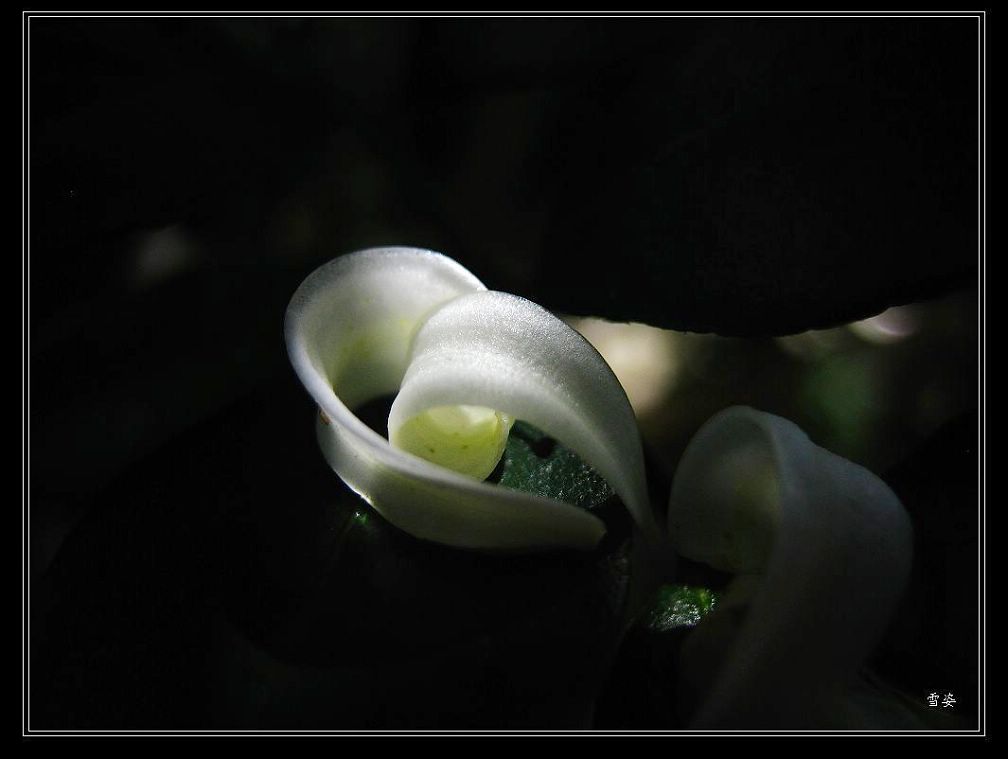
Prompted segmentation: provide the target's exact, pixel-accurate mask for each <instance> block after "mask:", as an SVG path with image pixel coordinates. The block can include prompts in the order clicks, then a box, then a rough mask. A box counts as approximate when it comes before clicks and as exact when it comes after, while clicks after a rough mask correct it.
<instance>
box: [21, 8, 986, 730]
mask: <svg viewBox="0 0 1008 759" xmlns="http://www.w3.org/2000/svg"><path fill="white" fill-rule="evenodd" d="M22 16H23V21H24V26H23V32H22V50H23V55H24V59H23V61H22V77H23V79H22V87H21V103H22V111H23V119H22V141H23V144H24V150H23V152H22V158H21V174H22V184H23V187H24V190H25V192H24V196H23V198H22V222H21V240H22V249H23V250H24V258H23V261H22V272H23V278H24V287H23V294H24V310H23V312H22V317H21V328H22V362H23V365H24V372H23V379H22V382H23V383H24V384H23V388H22V390H23V396H24V403H23V405H22V413H21V426H22V437H23V439H24V441H25V447H24V450H23V451H22V475H21V492H22V502H23V503H24V504H25V508H24V509H23V510H22V514H21V525H22V533H23V534H24V536H25V538H24V541H23V550H24V552H25V555H26V561H24V562H22V568H21V577H22V589H23V591H24V596H23V598H22V615H23V618H24V622H25V625H24V628H23V630H22V643H23V648H24V650H25V655H24V659H23V661H22V667H21V673H22V674H21V680H22V694H23V698H24V703H23V704H22V720H23V723H22V727H23V733H22V735H23V736H24V737H27V736H43V735H44V736H53V737H65V736H69V735H89V736H117V735H160V736H172V737H185V736H190V735H205V736H230V735H257V736H264V737H265V736H281V735H283V736H288V735H388V734H392V735H404V736H410V735H424V736H426V735H495V736H514V737H518V736H524V735H598V736H606V735H621V736H624V735H642V736H650V735H678V734H685V735H732V736H734V735H759V736H762V735H806V734H813V735H840V736H848V735H849V736H852V737H853V736H862V735H882V736H889V735H916V734H923V735H930V736H935V737H941V736H961V735H980V736H985V735H986V733H985V732H984V731H985V727H986V723H985V716H986V713H985V709H984V707H985V706H986V695H987V680H986V677H985V671H984V668H983V666H982V665H983V663H985V662H986V658H987V649H986V643H987V641H986V635H985V632H986V623H987V608H986V604H985V600H986V584H985V578H984V577H983V565H984V559H985V558H986V551H985V544H984V537H985V536H986V534H987V509H986V503H987V488H986V452H987V424H986V418H985V413H984V412H985V411H986V406H987V396H986V384H985V382H984V379H985V377H986V373H987V359H986V350H985V348H986V329H985V324H984V318H983V317H984V315H985V308H986V287H987V261H986V255H985V254H986V243H987V241H986V230H985V227H984V222H985V220H986V215H987V214H986V212H987V192H986V190H987V176H986V170H985V160H986V155H987V135H986V130H985V128H984V127H985V124H986V117H987V103H986V93H987V81H986V77H985V63H986V53H987V47H986V41H987V29H986V24H985V23H984V22H985V20H986V10H981V11H975V12H958V11H931V12H928V13H913V12H907V13H901V12H888V11H879V12H872V11H864V12H856V13H842V12H827V11H824V12H805V13H795V14H785V13H781V14H774V13H767V14H759V13H752V14H732V13H731V12H726V13H707V14H704V13H690V12H674V13H633V12H630V13H623V14H617V13H594V14H584V15H573V14H566V15H564V14H554V13H553V12H544V13H528V14H519V15H515V14H499V12H488V13H483V14H396V13H394V12H393V13H386V14H377V15H374V14H364V13H360V14H356V13H354V12H350V13H338V12H334V13H298V12H291V13H279V12H278V13H258V14H256V13H253V14H242V13H220V12H207V13H172V12H163V11H156V12H155V11H152V12H150V13H136V14H115V13H93V14H89V13H81V14H72V13H68V14H65V13H60V12H56V13H49V12H45V11H22ZM33 18H37V19H43V18H44V19H116V18H121V19H141V20H147V19H188V18H191V19H211V20H212V19H230V18H250V19H274V18H309V19H311V18H367V19H392V18H407V19H408V18H421V19H422V18H463V19H469V18H474V19H494V18H505V19H514V18H519V19H521V18H528V19H585V18H587V19H594V18H715V19H736V18H743V19H750V18H752V19H764V18H773V19H780V18H795V19H819V18H839V19H915V18H941V19H957V18H963V19H966V18H976V19H977V22H978V25H977V26H978V30H977V41H978V48H979V49H978V54H977V67H978V74H979V76H978V84H977V96H978V125H977V132H978V134H977V137H978V146H979V148H980V151H979V155H978V164H979V181H978V187H977V193H978V204H977V205H978V214H977V226H978V232H979V235H978V237H979V245H978V256H979V259H980V271H981V283H980V285H981V286H980V288H979V290H980V299H979V303H978V314H977V316H978V323H979V329H980V340H979V341H978V352H979V359H980V368H981V371H980V373H979V377H978V395H979V399H980V411H981V413H980V418H979V427H980V429H979V431H978V444H979V450H978V457H977V458H978V476H979V484H980V499H979V501H980V502H979V504H978V506H979V508H980V510H981V519H980V520H979V525H978V535H977V538H978V540H977V545H978V549H979V550H978V552H977V568H978V574H979V579H980V582H979V583H978V589H977V602H978V605H979V608H980V614H981V620H980V621H981V625H980V630H979V631H978V637H979V640H978V643H979V646H978V653H980V652H982V654H983V656H982V661H980V662H978V664H980V665H981V666H980V677H979V684H978V694H977V695H978V702H977V718H978V726H977V729H975V730H949V731H944V730H943V731H929V730H910V731H845V732H842V733H829V732H826V731H735V730H724V731H715V732H710V731H695V730H676V731H668V730H664V731H663V730H656V731H632V730H631V731H597V730H584V731H506V732H500V731H436V730H431V731H399V730H373V731H372V730H363V731H360V730H317V731H315V730H304V731H300V730H293V731H284V730H280V731H268V730H267V731H262V730H195V731H187V730H176V731H169V732H166V731H158V730H104V731H103V730H83V731H73V730H35V731H33V730H31V727H30V721H31V699H30V693H29V686H30V679H31V592H30V586H31V583H30V562H31V520H30V518H28V514H29V508H30V504H29V499H30V494H29V492H28V477H27V474H28V467H29V466H30V453H29V449H30V439H31V430H30V425H29V424H28V412H27V410H28V408H29V406H30V394H31V390H30V380H31V367H30V362H29V355H30V342H31V338H30V334H29V331H28V320H29V312H30V300H31V296H30V283H31V255H30V253H31V251H30V239H29V234H28V230H29V229H30V218H31V201H30V194H31V177H30V172H29V166H30V163H29V161H28V160H27V157H28V156H29V155H30V152H31V135H30V128H29V124H30V111H31V87H30V81H31V34H30V25H31V20H32V19H33Z"/></svg>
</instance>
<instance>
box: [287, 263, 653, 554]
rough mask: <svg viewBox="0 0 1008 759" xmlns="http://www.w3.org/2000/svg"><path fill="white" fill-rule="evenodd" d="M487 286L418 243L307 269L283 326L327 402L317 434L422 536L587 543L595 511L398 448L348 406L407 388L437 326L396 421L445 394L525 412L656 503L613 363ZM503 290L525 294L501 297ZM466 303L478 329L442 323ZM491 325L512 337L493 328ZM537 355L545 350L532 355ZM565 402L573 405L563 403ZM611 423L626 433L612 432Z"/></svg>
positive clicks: (498, 544) (634, 497)
mask: <svg viewBox="0 0 1008 759" xmlns="http://www.w3.org/2000/svg"><path fill="white" fill-rule="evenodd" d="M484 290H485V288H484V286H483V285H482V284H481V283H480V282H479V281H478V280H477V279H476V278H475V277H473V276H472V275H471V274H470V273H469V272H468V271H466V270H465V269H464V268H462V267H461V266H459V265H458V264H457V263H455V262H454V261H452V260H451V259H449V258H447V257H445V256H442V255H440V254H437V253H432V252H429V251H418V250H415V249H411V248H383V249H372V250H367V251H362V252H359V253H356V254H352V255H348V256H344V257H341V258H338V259H336V260H334V261H332V262H330V263H329V264H327V265H325V266H323V267H322V268H320V269H319V270H317V271H316V272H314V273H313V274H312V275H311V276H309V277H308V279H307V280H305V282H304V283H303V284H302V285H301V287H300V288H299V289H298V291H297V292H296V293H295V295H294V297H293V299H292V300H291V304H290V306H289V308H288V312H287V319H286V337H287V345H288V353H289V355H290V358H291V362H292V363H293V365H294V368H295V370H296V371H297V374H298V376H299V377H300V379H301V381H302V382H303V383H304V385H305V387H306V388H307V389H308V391H309V393H310V394H311V395H312V397H313V398H314V400H315V402H316V403H317V404H318V406H319V408H320V410H321V412H322V414H324V417H322V416H320V419H319V422H318V424H317V427H316V428H317V434H318V439H319V445H320V446H321V448H322V451H323V454H324V455H325V457H326V459H327V460H328V462H329V464H330V465H331V466H332V467H333V469H334V470H335V471H336V472H337V474H339V476H340V477H341V478H342V479H343V480H344V481H345V482H346V483H347V484H348V485H349V486H350V487H351V488H353V489H354V490H355V491H356V492H358V493H359V494H360V495H362V496H363V497H364V498H365V499H366V500H368V502H370V503H371V504H372V505H373V506H374V507H375V508H376V509H377V510H378V511H379V512H381V513H382V515H384V516H385V517H386V518H387V519H388V520H389V521H390V522H392V523H393V524H395V525H396V526H398V527H400V528H401V529H403V530H405V531H407V532H409V533H411V534H412V535H415V536H417V537H420V538H424V539H427V540H433V541H436V542H440V543H445V544H448V545H453V546H459V547H467V548H483V549H499V550H525V549H545V548H553V547H571V548H582V549H587V548H591V547H593V546H595V545H596V544H597V543H598V541H599V540H600V539H601V537H602V535H603V534H604V532H605V528H604V525H603V524H602V522H601V520H599V519H598V518H597V517H595V516H593V515H591V514H589V513H588V512H586V511H584V510H582V509H579V508H577V507H575V506H572V505H570V504H566V503H561V502H559V501H554V500H551V499H547V498H543V497H539V496H536V495H532V494H528V493H523V492H520V491H516V490H512V489H508V488H503V487H497V486H494V485H489V484H486V483H483V482H480V481H477V480H475V479H472V478H470V477H466V476H464V475H462V474H458V473H456V472H453V471H450V470H448V469H445V468H443V467H440V466H436V465H434V464H431V463H429V462H428V461H425V460H423V459H421V458H419V457H417V456H414V455H412V454H409V453H406V452H404V451H401V450H398V449H396V448H394V447H392V446H391V445H390V444H389V442H388V440H386V439H385V438H383V437H382V436H381V435H378V434H376V433H375V432H374V431H373V430H371V429H369V428H368V427H367V426H366V425H365V424H364V423H363V422H361V421H360V420H359V419H358V418H357V417H356V416H355V415H354V414H353V413H352V412H351V411H350V409H351V408H354V407H355V406H356V405H358V404H360V403H363V402H365V401H367V400H369V399H372V398H375V397H379V396H382V395H387V394H390V393H393V392H395V391H396V390H397V389H398V388H399V385H400V383H401V382H402V381H403V377H404V375H405V374H406V372H407V366H408V363H409V350H410V345H411V344H412V341H413V339H414V336H415V335H417V330H420V331H421V333H422V334H426V335H427V337H424V338H419V336H418V342H417V350H416V351H415V359H416V360H417V362H418V363H417V365H416V368H415V369H412V368H411V370H410V371H411V373H412V374H411V376H415V377H416V378H417V379H416V380H415V381H408V385H409V386H410V387H411V388H412V389H411V390H410V391H409V393H408V394H407V395H406V396H405V398H404V399H403V400H399V399H397V401H396V404H395V405H394V408H393V415H392V416H393V417H394V423H393V421H392V420H390V428H391V429H393V430H394V431H396V432H398V431H399V430H401V429H402V427H403V425H404V424H405V423H406V422H407V421H408V420H409V419H410V418H411V417H413V416H415V415H416V414H419V413H420V412H423V411H427V410H429V409H431V408H435V407H438V406H448V405H471V406H483V407H488V408H491V409H494V410H496V411H499V412H503V413H505V414H508V415H510V416H513V417H516V418H522V419H526V420H527V421H529V422H531V423H532V424H536V425H537V426H540V427H541V428H542V429H543V430H544V431H546V432H547V433H549V434H551V435H553V436H554V437H556V438H557V439H559V440H560V441H561V442H563V443H564V444H565V445H567V446H568V447H570V448H572V449H573V450H575V451H577V452H578V453H580V454H581V455H582V457H583V458H584V459H585V460H586V461H587V462H588V463H589V464H591V465H593V466H595V467H596V469H597V470H598V471H599V472H600V473H601V474H602V475H603V476H605V477H607V478H608V479H609V480H610V484H611V485H612V486H613V488H614V489H615V490H616V491H617V492H618V493H619V494H620V495H621V496H623V498H624V500H625V502H626V503H627V504H628V506H630V507H631V508H632V509H634V510H635V512H638V513H641V512H643V511H644V510H646V507H647V499H646V491H645V488H644V478H643V464H642V457H641V452H640V440H639V437H637V430H636V424H635V422H634V418H633V413H632V411H631V410H630V406H629V403H628V402H627V400H626V396H625V394H624V393H623V391H622V388H621V387H620V386H619V383H618V382H616V380H615V377H613V375H612V372H611V371H609V370H608V367H607V366H606V365H605V362H604V361H602V359H601V357H600V356H599V355H598V354H597V352H595V351H594V349H592V348H591V347H590V346H589V345H588V344H587V342H585V341H584V340H583V339H582V338H581V337H580V336H579V335H577V333H576V332H574V331H573V330H571V329H570V328H569V327H567V326H566V325H564V324H563V323H562V322H560V321H559V320H558V319H555V318H554V317H552V316H551V315H549V314H548V313H547V312H545V311H543V310H542V309H538V307H535V306H533V304H530V303H528V302H527V301H523V300H521V299H518V298H513V296H507V297H505V296H502V295H501V294H498V293H494V294H487V295H488V296H490V297H488V298H486V299H483V300H482V301H479V303H482V304H483V305H482V306H480V305H477V304H475V303H473V302H471V301H470V300H469V299H468V296H469V295H471V294H473V293H479V292H481V291H484ZM456 299H460V300H459V302H460V303H462V304H463V308H462V311H458V310H457V309H456V310H449V311H447V312H446V314H445V315H442V314H441V312H440V311H439V308H440V307H443V306H444V305H445V304H451V305H452V306H454V305H455V301H456ZM502 299H503V300H502ZM504 301H507V302H508V303H512V304H513V303H515V302H520V303H522V304H523V305H522V306H521V307H512V308H511V309H510V310H509V309H504V310H501V309H500V308H498V306H499V305H500V303H502V302H504ZM474 305H475V308H474V307H473V306H474ZM518 308H520V309H521V310H520V311H519V310H517V309H518ZM463 312H464V313H465V314H466V318H467V319H469V321H468V322H467V325H468V326H466V325H464V324H463V323H462V322H460V321H456V322H454V324H455V326H456V328H462V329H466V330H469V332H463V333H461V334H455V335H444V334H443V333H439V332H438V325H439V324H440V325H443V324H445V323H446V322H445V320H446V319H447V320H451V319H453V318H457V317H458V316H459V315H460V314H461V313H463ZM532 313H534V314H535V322H534V324H535V329H531V330H528V329H526V330H524V331H522V330H521V329H518V328H516V325H515V324H514V323H513V321H512V319H513V318H526V317H527V316H528V315H529V314H532ZM432 314H433V315H434V317H433V318H432ZM453 314H454V315H455V316H452V315H453ZM431 322H433V327H430V329H427V326H424V325H430V324H431ZM527 326H531V325H527ZM421 327H423V329H421ZM495 331H499V332H500V333H501V334H502V335H506V337H499V338H497V339H493V338H491V337H490V335H491V333H493V332H495ZM435 334H442V337H443V338H444V340H445V346H444V347H445V348H446V349H447V350H451V349H452V347H457V348H460V349H461V348H462V347H463V346H466V345H468V346H469V347H468V348H467V349H466V351H467V353H466V355H467V361H470V362H471V363H472V365H473V367H479V368H480V369H481V371H482V372H483V376H484V378H485V380H486V381H485V382H483V383H482V384H481V383H478V382H477V383H475V384H473V382H471V380H473V378H474V375H473V374H472V373H471V372H454V373H453V372H451V371H447V372H445V371H442V370H441V369H439V368H437V367H436V366H435V364H437V363H438V359H439V357H443V356H444V355H445V354H444V352H443V351H442V352H439V351H437V350H432V345H433V344H432V343H430V342H428V339H429V337H430V336H431V335H435ZM519 336H522V337H521V338H520V339H519ZM523 340H524V342H523ZM530 356H535V357H536V360H535V361H533V362H530V361H529V357H530ZM442 368H443V366H442ZM489 372H500V373H501V374H500V376H501V377H503V376H507V377H510V378H511V379H512V380H513V381H514V390H515V392H514V393H512V394H511V395H508V394H507V393H502V391H501V387H500V385H499V383H495V382H493V381H491V378H489V377H488V376H487V373H489ZM505 373H506V374H505ZM590 379H595V380H598V381H599V382H601V385H600V386H598V387H596V386H594V385H592V383H591V382H590V381H589V380H590ZM582 393H585V394H586V395H584V396H583V397H582V396H581V394H582ZM563 402H569V403H571V404H572V406H571V407H570V408H569V409H567V410H566V411H564V410H561V409H560V408H559V407H558V404H560V403H563ZM515 411H519V412H525V413H515ZM607 425H608V426H609V427H611V429H609V430H608V431H609V432H610V434H612V435H613V436H614V440H615V441H616V442H613V441H608V442H607V441H605V440H603V439H602V437H604V434H603V433H604V432H606V431H607ZM631 431H632V433H633V434H632V435H631ZM647 513H648V515H649V514H650V512H649V511H648V512H647Z"/></svg>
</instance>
